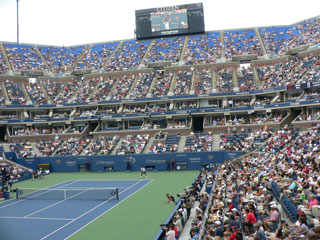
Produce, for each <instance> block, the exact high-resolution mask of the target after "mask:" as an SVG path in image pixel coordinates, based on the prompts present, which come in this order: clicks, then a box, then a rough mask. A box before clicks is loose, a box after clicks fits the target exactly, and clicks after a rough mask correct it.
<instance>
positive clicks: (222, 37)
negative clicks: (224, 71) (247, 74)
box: [220, 31, 226, 60]
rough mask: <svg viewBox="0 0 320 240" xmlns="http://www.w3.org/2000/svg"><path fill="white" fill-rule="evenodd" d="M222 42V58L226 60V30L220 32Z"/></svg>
mask: <svg viewBox="0 0 320 240" xmlns="http://www.w3.org/2000/svg"><path fill="white" fill-rule="evenodd" d="M220 42H221V46H222V47H221V60H226V53H225V51H224V49H225V47H224V32H223V31H221V32H220Z"/></svg>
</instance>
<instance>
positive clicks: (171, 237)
mask: <svg viewBox="0 0 320 240" xmlns="http://www.w3.org/2000/svg"><path fill="white" fill-rule="evenodd" d="M175 239H176V232H175V231H174V230H173V228H172V226H170V227H169V229H168V230H167V232H166V240H175Z"/></svg>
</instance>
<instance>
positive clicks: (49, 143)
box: [36, 136, 62, 156]
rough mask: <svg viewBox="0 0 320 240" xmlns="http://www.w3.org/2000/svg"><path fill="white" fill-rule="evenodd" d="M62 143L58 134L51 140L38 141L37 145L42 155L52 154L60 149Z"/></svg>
mask: <svg viewBox="0 0 320 240" xmlns="http://www.w3.org/2000/svg"><path fill="white" fill-rule="evenodd" d="M61 143H62V140H61V139H60V138H59V137H58V136H55V137H54V138H52V139H49V140H40V141H37V143H36V146H37V148H38V149H39V151H40V152H41V153H42V155H44V156H51V155H52V154H53V153H54V152H55V151H56V150H57V149H58V147H59V146H60V144H61Z"/></svg>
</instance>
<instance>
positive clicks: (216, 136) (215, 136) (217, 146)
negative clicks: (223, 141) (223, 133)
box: [212, 134, 220, 151]
mask: <svg viewBox="0 0 320 240" xmlns="http://www.w3.org/2000/svg"><path fill="white" fill-rule="evenodd" d="M219 142H220V136H219V134H213V141H212V151H219V150H220V144H219Z"/></svg>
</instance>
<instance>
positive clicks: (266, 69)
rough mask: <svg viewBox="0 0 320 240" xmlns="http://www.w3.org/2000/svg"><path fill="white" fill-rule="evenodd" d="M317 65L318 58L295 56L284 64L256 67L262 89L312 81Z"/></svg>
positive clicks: (313, 56)
mask: <svg viewBox="0 0 320 240" xmlns="http://www.w3.org/2000/svg"><path fill="white" fill-rule="evenodd" d="M318 65H319V61H318V56H315V55H312V54H309V55H308V56H305V57H301V56H297V57H295V59H292V60H288V61H285V62H279V63H274V64H269V65H266V66H261V67H257V71H258V75H259V77H260V80H261V82H262V86H261V88H262V89H268V88H275V87H280V86H288V85H296V84H297V83H300V82H302V81H308V79H311V81H312V79H313V76H314V74H316V75H318V73H317V72H316V71H315V69H317V66H318Z"/></svg>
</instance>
